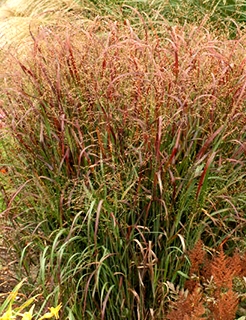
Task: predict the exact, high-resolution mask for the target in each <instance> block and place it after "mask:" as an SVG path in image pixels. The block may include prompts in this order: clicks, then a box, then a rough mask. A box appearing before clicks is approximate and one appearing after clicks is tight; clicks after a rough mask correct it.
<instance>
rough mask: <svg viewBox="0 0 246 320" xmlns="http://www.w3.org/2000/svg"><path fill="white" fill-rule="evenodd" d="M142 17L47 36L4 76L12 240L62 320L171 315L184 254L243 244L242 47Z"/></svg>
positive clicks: (34, 284) (33, 282)
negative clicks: (171, 289)
mask: <svg viewBox="0 0 246 320" xmlns="http://www.w3.org/2000/svg"><path fill="white" fill-rule="evenodd" d="M134 12H135V13H133V14H136V15H137V14H139V13H136V11H134ZM140 20H141V22H139V23H138V24H137V25H135V24H131V22H130V21H129V20H128V19H125V20H124V21H123V22H122V23H121V22H120V21H119V22H115V21H112V20H110V18H109V17H105V18H103V17H100V16H98V17H96V18H95V20H94V21H90V23H87V24H85V25H82V26H80V27H79V28H76V26H70V25H66V26H64V28H60V26H59V28H57V29H55V28H52V29H50V30H49V32H47V29H46V28H42V27H40V28H39V31H38V32H37V33H33V34H32V37H33V43H32V46H31V47H30V48H29V49H28V50H26V52H25V56H22V57H16V56H15V55H12V54H8V56H6V57H5V64H4V65H6V66H8V68H6V70H4V65H1V69H2V71H1V72H2V75H3V76H2V86H1V98H2V99H3V103H2V106H1V108H2V109H3V111H4V114H5V115H6V118H5V120H4V121H5V125H6V127H8V131H7V132H8V135H11V139H10V141H11V143H10V144H9V146H8V148H9V149H8V150H9V153H8V155H7V157H6V160H5V162H6V163H7V164H8V163H9V167H11V170H9V174H10V175H11V183H12V188H10V189H6V190H5V189H4V190H5V193H6V196H5V208H6V209H5V210H4V211H3V214H4V215H5V217H6V219H8V220H9V223H8V225H7V226H6V233H5V238H6V240H8V242H9V243H10V244H11V245H12V246H13V247H14V248H15V250H16V252H17V253H19V256H20V265H21V267H22V272H24V271H25V273H26V274H27V277H28V280H29V282H28V284H29V288H28V289H29V290H30V291H32V292H33V294H34V293H35V292H36V291H35V290H38V291H40V290H41V291H42V294H43V295H44V297H45V298H47V299H48V298H49V299H51V300H49V301H51V302H50V303H51V304H53V300H54V304H55V303H56V301H62V304H63V306H64V308H63V310H62V314H61V317H62V318H65V317H66V316H68V317H69V319H80V318H81V317H82V318H83V319H105V320H106V319H110V320H111V319H133V320H134V319H151V318H153V319H154V318H163V317H164V316H165V315H166V310H167V304H168V292H167V289H166V287H167V286H166V283H167V281H169V282H171V283H174V284H175V285H180V286H182V285H183V284H184V282H185V279H186V277H187V274H186V273H187V271H188V259H187V257H186V255H185V253H186V248H187V246H191V245H193V244H194V242H195V241H196V240H197V239H198V238H200V236H201V235H202V239H204V242H205V243H206V245H211V246H215V247H216V246H218V245H219V244H220V243H221V241H223V240H224V239H225V238H227V237H228V238H229V240H228V243H229V244H230V247H231V248H232V249H233V248H234V247H235V246H237V245H242V246H243V245H244V240H243V239H244V238H245V203H246V198H245V194H246V193H245V183H244V179H245V172H246V171H245V86H246V85H245V50H244V46H245V37H239V38H238V39H237V40H235V41H229V40H226V39H224V38H223V37H222V36H221V38H216V37H215V36H214V35H213V33H211V32H208V31H207V30H206V29H205V28H204V26H203V25H201V26H199V27H195V26H188V25H186V26H184V27H181V26H175V27H170V26H168V25H167V23H166V21H164V20H163V21H158V23H156V22H153V23H152V21H150V20H149V19H148V17H143V16H141V19H140ZM6 163H5V164H6ZM3 188H4V186H3ZM238 239H242V243H240V242H239V241H238ZM33 267H34V270H35V271H36V272H32V269H33ZM35 267H36V268H35ZM23 270H24V271H23ZM52 299H53V300H52ZM47 301H48V300H44V304H43V307H44V306H45V305H46V303H47ZM201 311H202V308H200V307H199V310H197V311H196V312H197V314H200V312H201Z"/></svg>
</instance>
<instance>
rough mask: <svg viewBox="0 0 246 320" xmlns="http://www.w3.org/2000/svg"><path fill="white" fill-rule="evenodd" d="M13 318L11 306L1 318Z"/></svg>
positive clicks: (6, 319)
mask: <svg viewBox="0 0 246 320" xmlns="http://www.w3.org/2000/svg"><path fill="white" fill-rule="evenodd" d="M11 318H12V309H11V308H9V310H8V311H6V312H5V313H4V314H3V316H2V317H1V318H0V320H11Z"/></svg>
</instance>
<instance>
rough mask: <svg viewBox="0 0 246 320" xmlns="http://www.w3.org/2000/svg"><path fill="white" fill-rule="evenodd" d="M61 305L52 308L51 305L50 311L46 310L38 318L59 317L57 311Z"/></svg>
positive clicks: (41, 319)
mask: <svg viewBox="0 0 246 320" xmlns="http://www.w3.org/2000/svg"><path fill="white" fill-rule="evenodd" d="M61 307H62V305H61V303H60V304H59V305H58V306H57V307H56V308H53V307H51V308H49V309H50V312H47V313H46V314H44V315H43V316H42V317H41V318H40V319H39V320H43V319H50V318H53V317H55V318H56V319H59V311H60V309H61ZM0 320H1V319H0Z"/></svg>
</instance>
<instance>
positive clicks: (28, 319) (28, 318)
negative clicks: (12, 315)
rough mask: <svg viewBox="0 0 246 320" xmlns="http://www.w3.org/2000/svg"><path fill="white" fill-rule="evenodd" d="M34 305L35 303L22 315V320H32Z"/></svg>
mask: <svg viewBox="0 0 246 320" xmlns="http://www.w3.org/2000/svg"><path fill="white" fill-rule="evenodd" d="M34 306H35V305H33V306H32V307H31V308H30V310H29V311H28V312H25V313H24V314H23V315H22V319H21V320H32V314H33V309H34Z"/></svg>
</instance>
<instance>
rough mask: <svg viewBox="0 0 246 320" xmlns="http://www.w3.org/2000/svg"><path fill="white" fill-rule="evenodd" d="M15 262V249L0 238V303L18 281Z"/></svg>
mask: <svg viewBox="0 0 246 320" xmlns="http://www.w3.org/2000/svg"><path fill="white" fill-rule="evenodd" d="M0 227H1V226H0ZM1 229H2V228H1ZM1 229H0V230H1ZM15 263H16V258H15V255H14V252H13V250H9V249H7V248H6V247H5V246H4V243H3V240H2V239H1V238H0V304H1V303H2V302H3V301H4V300H5V299H6V297H7V296H8V295H9V293H10V292H11V291H12V290H13V288H14V287H15V286H16V284H17V283H18V281H17V279H16V277H15V271H14V270H15V268H14V265H15Z"/></svg>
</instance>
